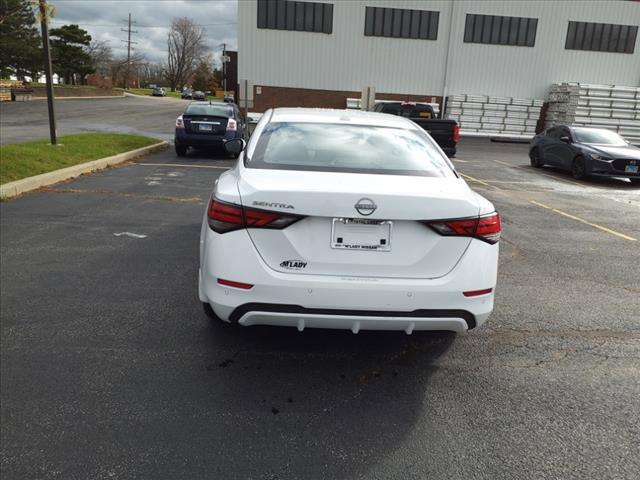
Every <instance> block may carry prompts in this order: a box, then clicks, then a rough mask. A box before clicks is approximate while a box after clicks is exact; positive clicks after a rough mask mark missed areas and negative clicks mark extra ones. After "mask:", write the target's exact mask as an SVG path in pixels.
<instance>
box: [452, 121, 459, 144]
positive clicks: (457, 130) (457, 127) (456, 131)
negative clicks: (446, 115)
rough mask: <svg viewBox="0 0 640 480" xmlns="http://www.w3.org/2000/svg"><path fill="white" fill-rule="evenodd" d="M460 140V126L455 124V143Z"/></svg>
mask: <svg viewBox="0 0 640 480" xmlns="http://www.w3.org/2000/svg"><path fill="white" fill-rule="evenodd" d="M458 140H460V127H459V126H458V125H454V127H453V143H458Z"/></svg>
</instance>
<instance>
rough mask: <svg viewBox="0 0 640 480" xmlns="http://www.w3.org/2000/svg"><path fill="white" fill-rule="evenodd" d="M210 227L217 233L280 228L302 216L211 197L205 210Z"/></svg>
mask: <svg viewBox="0 0 640 480" xmlns="http://www.w3.org/2000/svg"><path fill="white" fill-rule="evenodd" d="M207 218H208V221H209V226H210V227H211V229H212V230H213V231H215V232H218V233H227V232H232V231H234V230H239V229H241V228H272V229H282V228H285V227H288V226H289V225H291V224H293V223H295V222H297V221H298V220H300V219H302V218H304V217H303V216H301V215H291V214H289V213H281V212H274V211H270V210H257V209H254V208H247V207H242V206H240V205H235V204H233V203H227V202H221V201H220V200H218V199H217V198H212V199H211V201H210V202H209V209H208V210H207Z"/></svg>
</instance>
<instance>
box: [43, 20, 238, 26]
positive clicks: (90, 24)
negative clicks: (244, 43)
mask: <svg viewBox="0 0 640 480" xmlns="http://www.w3.org/2000/svg"><path fill="white" fill-rule="evenodd" d="M52 23H57V24H70V23H74V22H65V21H62V20H53V21H52ZM237 24H238V22H224V23H202V24H196V25H194V27H220V26H223V25H237ZM80 26H82V27H104V28H109V27H119V26H120V25H119V24H117V23H82V24H80ZM136 28H171V25H170V24H169V25H138V24H137V23H136Z"/></svg>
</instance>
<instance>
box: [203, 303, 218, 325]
mask: <svg viewBox="0 0 640 480" xmlns="http://www.w3.org/2000/svg"><path fill="white" fill-rule="evenodd" d="M202 309H203V310H204V313H205V314H206V315H207V317H209V318H210V319H211V320H213V321H214V322H221V321H222V320H221V319H220V317H218V316H217V315H216V312H214V311H213V308H211V305H209V304H208V303H205V302H202Z"/></svg>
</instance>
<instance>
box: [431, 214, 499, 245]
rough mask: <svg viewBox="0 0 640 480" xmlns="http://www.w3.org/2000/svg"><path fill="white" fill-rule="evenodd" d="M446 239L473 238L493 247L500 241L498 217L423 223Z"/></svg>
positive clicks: (496, 215)
mask: <svg viewBox="0 0 640 480" xmlns="http://www.w3.org/2000/svg"><path fill="white" fill-rule="evenodd" d="M424 223H425V224H426V225H427V226H429V227H431V228H432V229H433V230H435V231H436V232H438V233H439V234H440V235H443V236H446V237H473V238H477V239H479V240H483V241H485V242H487V243H490V244H491V245H493V244H494V243H498V241H499V240H500V231H501V225H500V215H498V213H497V212H494V213H491V214H489V215H483V216H481V217H474V218H458V219H452V220H436V221H430V222H424Z"/></svg>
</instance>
